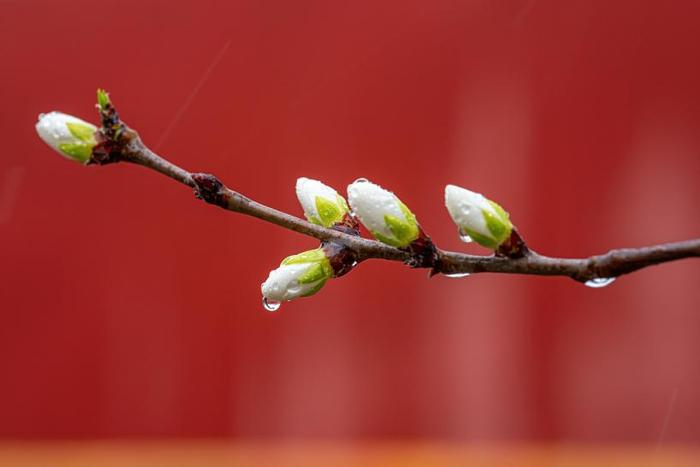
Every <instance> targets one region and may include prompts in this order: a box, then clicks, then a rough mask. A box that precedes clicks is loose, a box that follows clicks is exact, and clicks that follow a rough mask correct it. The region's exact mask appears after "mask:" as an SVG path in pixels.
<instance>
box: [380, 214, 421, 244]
mask: <svg viewBox="0 0 700 467" xmlns="http://www.w3.org/2000/svg"><path fill="white" fill-rule="evenodd" d="M384 222H386V225H387V226H389V230H391V233H392V234H393V235H394V237H395V238H396V240H397V241H398V243H399V246H400V247H404V246H408V244H410V243H411V242H412V241H413V240H415V239H416V238H418V229H416V228H415V226H413V225H411V224H410V223H408V222H406V221H403V220H401V219H399V218H398V217H394V216H392V215H391V214H385V215H384Z"/></svg>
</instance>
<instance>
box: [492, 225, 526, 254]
mask: <svg viewBox="0 0 700 467" xmlns="http://www.w3.org/2000/svg"><path fill="white" fill-rule="evenodd" d="M495 253H496V256H503V257H506V258H511V259H517V258H522V257H523V256H526V255H528V254H529V253H530V249H529V248H528V247H527V245H526V244H525V240H523V237H521V236H520V234H519V233H518V230H517V229H516V228H515V227H513V230H511V233H510V237H508V240H506V241H505V242H503V243H501V245H500V246H499V247H498V249H497V250H496V252H495Z"/></svg>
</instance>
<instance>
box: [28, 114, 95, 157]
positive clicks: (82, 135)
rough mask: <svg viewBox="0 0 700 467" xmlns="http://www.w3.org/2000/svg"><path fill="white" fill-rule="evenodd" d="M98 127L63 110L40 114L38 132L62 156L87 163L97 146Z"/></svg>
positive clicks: (37, 125)
mask: <svg viewBox="0 0 700 467" xmlns="http://www.w3.org/2000/svg"><path fill="white" fill-rule="evenodd" d="M96 131H97V127H96V126H95V125H92V124H90V123H88V122H85V121H83V120H81V119H79V118H76V117H73V116H71V115H66V114H64V113H61V112H49V113H47V114H41V115H39V121H38V122H37V124H36V132H37V133H38V134H39V137H40V138H41V139H42V140H44V142H45V143H46V144H48V145H49V146H51V147H52V148H53V149H55V150H56V151H57V152H58V153H60V154H61V155H62V156H64V157H66V158H68V159H71V160H74V161H76V162H80V163H83V164H85V163H87V162H88V161H89V160H90V156H91V155H92V148H94V147H95V145H96V144H97V142H96V141H95V132H96Z"/></svg>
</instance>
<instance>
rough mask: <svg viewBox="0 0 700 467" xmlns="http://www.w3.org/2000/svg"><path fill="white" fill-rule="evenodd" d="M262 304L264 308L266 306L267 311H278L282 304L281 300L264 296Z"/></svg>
mask: <svg viewBox="0 0 700 467" xmlns="http://www.w3.org/2000/svg"><path fill="white" fill-rule="evenodd" d="M262 304H263V308H265V311H277V310H279V309H280V306H282V303H281V302H278V301H275V300H268V299H267V297H263V299H262Z"/></svg>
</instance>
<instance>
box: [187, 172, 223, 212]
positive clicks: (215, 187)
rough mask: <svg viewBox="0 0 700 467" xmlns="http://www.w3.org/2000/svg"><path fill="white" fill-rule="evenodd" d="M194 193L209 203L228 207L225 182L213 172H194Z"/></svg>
mask: <svg viewBox="0 0 700 467" xmlns="http://www.w3.org/2000/svg"><path fill="white" fill-rule="evenodd" d="M192 181H194V184H195V187H194V195H195V196H196V197H197V198H199V199H201V200H204V201H205V202H207V203H209V204H214V205H216V206H220V207H226V197H225V196H224V184H223V183H221V181H220V180H219V179H218V178H216V177H215V176H214V175H212V174H207V173H194V174H192Z"/></svg>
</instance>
